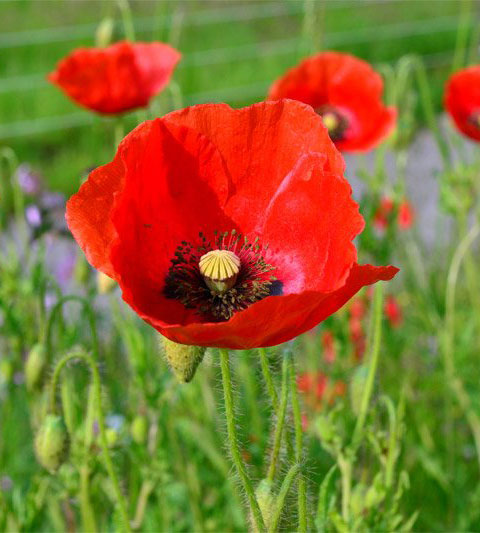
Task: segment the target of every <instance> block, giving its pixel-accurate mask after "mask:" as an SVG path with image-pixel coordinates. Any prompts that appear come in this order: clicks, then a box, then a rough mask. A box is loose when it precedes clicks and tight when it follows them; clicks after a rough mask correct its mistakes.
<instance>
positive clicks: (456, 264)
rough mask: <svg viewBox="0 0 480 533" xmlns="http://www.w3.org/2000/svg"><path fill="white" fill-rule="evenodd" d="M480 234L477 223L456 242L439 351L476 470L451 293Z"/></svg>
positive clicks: (474, 419)
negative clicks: (467, 430) (458, 363)
mask: <svg viewBox="0 0 480 533" xmlns="http://www.w3.org/2000/svg"><path fill="white" fill-rule="evenodd" d="M479 235H480V225H479V224H478V222H477V223H476V224H475V225H474V226H472V228H471V229H470V231H469V232H468V233H467V235H465V237H464V238H463V239H462V240H461V241H460V244H459V245H458V247H457V249H456V250H455V253H454V254H453V258H452V262H451V264H450V268H449V271H448V277H447V289H446V292H445V347H444V350H443V360H444V367H445V379H446V382H447V383H448V384H449V386H450V387H451V390H452V392H453V394H454V395H455V397H456V400H457V402H458V404H459V405H460V407H461V409H462V411H463V412H464V414H465V418H466V419H467V422H468V424H469V426H470V430H471V431H472V434H473V438H474V441H475V449H476V452H477V460H478V462H479V467H480V417H479V416H478V415H477V413H476V412H475V410H474V409H473V408H472V405H471V401H470V397H469V395H468V393H467V392H466V390H465V388H464V385H463V383H462V381H461V380H460V378H459V377H458V376H457V375H456V369H455V357H454V341H455V293H456V286H457V280H458V275H459V272H460V266H461V264H462V261H463V260H464V258H465V256H466V255H467V253H468V251H469V249H470V246H471V245H472V243H473V242H474V241H475V239H476V238H477V237H478V236H479Z"/></svg>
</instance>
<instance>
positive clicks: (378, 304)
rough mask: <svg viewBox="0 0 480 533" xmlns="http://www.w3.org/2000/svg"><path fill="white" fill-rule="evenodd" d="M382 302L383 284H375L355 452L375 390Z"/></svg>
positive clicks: (354, 433) (353, 447) (355, 432)
mask: <svg viewBox="0 0 480 533" xmlns="http://www.w3.org/2000/svg"><path fill="white" fill-rule="evenodd" d="M382 304H383V286H382V284H381V283H377V284H376V285H375V293H374V297H373V314H372V321H373V322H372V326H373V329H372V335H371V337H370V339H369V340H370V343H369V344H370V350H369V358H368V375H367V380H366V383H365V389H364V390H363V395H362V399H361V403H360V411H359V414H358V418H357V423H356V426H355V430H354V432H353V438H352V450H353V452H354V453H355V451H356V450H357V448H358V446H359V444H360V440H361V438H362V434H363V428H364V426H365V421H366V419H367V413H368V407H369V405H370V398H371V396H372V392H373V385H374V382H375V375H376V373H377V367H378V360H379V355H380V341H381V338H382V316H383V313H382Z"/></svg>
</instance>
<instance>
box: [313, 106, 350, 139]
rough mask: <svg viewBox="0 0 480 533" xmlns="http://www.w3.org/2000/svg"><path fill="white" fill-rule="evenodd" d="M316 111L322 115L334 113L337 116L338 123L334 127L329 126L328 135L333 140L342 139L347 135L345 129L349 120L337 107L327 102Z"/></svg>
mask: <svg viewBox="0 0 480 533" xmlns="http://www.w3.org/2000/svg"><path fill="white" fill-rule="evenodd" d="M315 112H316V113H317V114H318V115H320V116H321V117H323V116H325V115H332V116H334V117H335V119H336V122H337V125H336V126H335V127H334V128H328V135H329V137H330V139H332V141H341V140H343V138H344V137H345V130H346V129H347V127H348V120H347V119H346V118H345V116H344V115H343V114H342V113H340V112H339V111H338V110H337V109H336V108H335V107H333V106H331V105H328V104H325V105H322V106H320V107H317V108H316V109H315Z"/></svg>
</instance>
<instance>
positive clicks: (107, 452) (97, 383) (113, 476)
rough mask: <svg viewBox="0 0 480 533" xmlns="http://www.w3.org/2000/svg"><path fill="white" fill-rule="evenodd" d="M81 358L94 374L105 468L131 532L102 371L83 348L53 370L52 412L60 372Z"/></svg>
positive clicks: (67, 356)
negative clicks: (107, 423)
mask: <svg viewBox="0 0 480 533" xmlns="http://www.w3.org/2000/svg"><path fill="white" fill-rule="evenodd" d="M75 359H76V360H81V361H82V362H83V363H84V364H85V365H86V366H87V367H88V368H89V369H90V372H91V376H92V388H93V390H92V393H93V394H94V398H95V412H96V417H97V422H98V432H99V436H100V445H101V447H102V451H103V459H104V462H105V468H106V470H107V473H108V476H109V477H110V481H111V483H112V485H113V490H114V492H115V497H116V500H117V505H118V508H119V512H120V516H121V517H122V522H123V524H124V529H125V531H127V532H128V533H130V531H131V528H130V520H129V518H128V511H127V505H126V502H125V498H124V496H123V493H122V491H121V489H120V483H119V480H118V477H117V474H116V472H115V468H114V466H113V461H112V458H111V456H110V450H109V448H108V441H107V435H106V431H105V417H104V414H103V409H102V391H101V381H100V373H99V371H98V367H97V365H96V363H95V361H94V360H93V358H92V357H91V356H90V355H88V354H87V353H85V352H84V351H83V350H74V351H72V352H70V353H68V354H67V355H65V356H64V357H62V359H60V361H59V362H58V363H57V364H56V366H55V369H54V371H53V375H52V381H51V382H50V391H49V392H50V410H51V412H52V413H55V412H56V411H57V407H56V390H57V385H58V382H59V379H60V374H61V372H62V370H63V368H64V367H65V366H66V364H67V363H68V362H70V361H72V360H75Z"/></svg>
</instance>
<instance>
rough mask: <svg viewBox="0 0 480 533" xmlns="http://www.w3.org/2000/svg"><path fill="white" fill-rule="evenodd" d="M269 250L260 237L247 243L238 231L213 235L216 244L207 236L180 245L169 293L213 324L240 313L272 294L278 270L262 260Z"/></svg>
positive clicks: (173, 262) (169, 279) (170, 272)
mask: <svg viewBox="0 0 480 533" xmlns="http://www.w3.org/2000/svg"><path fill="white" fill-rule="evenodd" d="M267 248H268V247H262V246H260V244H259V239H258V237H257V238H256V239H255V241H254V242H253V243H250V242H248V238H247V237H246V236H242V235H241V234H239V233H237V232H236V231H235V230H232V231H230V232H228V231H227V232H224V233H220V234H219V233H218V232H215V239H214V242H213V244H212V243H211V242H210V241H208V240H207V238H206V236H205V235H204V234H203V233H200V234H199V240H198V242H197V243H196V244H191V243H188V242H186V241H182V243H181V244H180V246H178V247H177V249H176V251H175V253H174V258H173V259H172V260H171V266H170V268H169V270H168V273H167V277H166V279H165V295H166V296H167V297H168V298H174V299H176V300H179V301H180V302H182V303H183V305H184V306H185V307H187V308H188V309H197V311H198V312H199V313H200V314H202V315H204V316H205V317H207V318H208V319H210V320H218V321H221V320H229V319H230V318H231V317H232V316H233V314H234V313H235V312H236V311H242V310H243V309H246V308H247V307H248V306H249V305H251V304H253V303H255V302H257V301H259V300H261V299H262V298H265V297H266V296H270V295H272V294H273V291H274V288H275V285H276V284H278V281H277V280H276V278H275V277H273V276H272V275H271V272H272V271H273V270H275V267H273V266H271V265H269V264H268V263H266V262H265V260H264V259H263V253H264V252H265V251H266V249H267Z"/></svg>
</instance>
